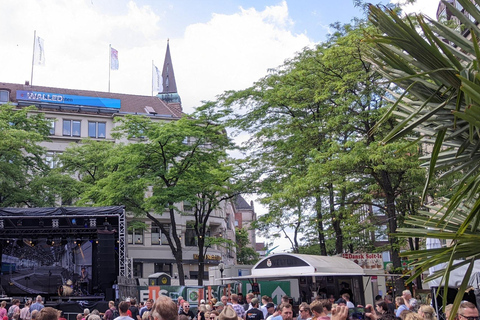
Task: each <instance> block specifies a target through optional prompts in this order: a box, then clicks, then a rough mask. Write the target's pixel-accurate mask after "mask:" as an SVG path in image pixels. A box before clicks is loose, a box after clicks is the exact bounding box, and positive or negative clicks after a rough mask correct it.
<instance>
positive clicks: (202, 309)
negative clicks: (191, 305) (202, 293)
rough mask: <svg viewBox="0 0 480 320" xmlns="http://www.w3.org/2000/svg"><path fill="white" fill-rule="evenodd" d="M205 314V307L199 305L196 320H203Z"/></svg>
mask: <svg viewBox="0 0 480 320" xmlns="http://www.w3.org/2000/svg"><path fill="white" fill-rule="evenodd" d="M206 312H207V307H205V304H200V305H199V306H198V311H197V320H205V313H206Z"/></svg>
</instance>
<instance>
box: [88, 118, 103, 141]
mask: <svg viewBox="0 0 480 320" xmlns="http://www.w3.org/2000/svg"><path fill="white" fill-rule="evenodd" d="M106 127H107V124H106V123H105V122H96V121H88V136H89V137H90V138H99V139H105V137H106Z"/></svg>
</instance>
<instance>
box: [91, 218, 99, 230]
mask: <svg viewBox="0 0 480 320" xmlns="http://www.w3.org/2000/svg"><path fill="white" fill-rule="evenodd" d="M96 226H97V219H90V228H95V227H96Z"/></svg>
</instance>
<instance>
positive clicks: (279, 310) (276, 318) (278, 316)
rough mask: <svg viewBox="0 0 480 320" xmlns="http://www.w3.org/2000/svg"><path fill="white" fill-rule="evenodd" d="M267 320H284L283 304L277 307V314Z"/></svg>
mask: <svg viewBox="0 0 480 320" xmlns="http://www.w3.org/2000/svg"><path fill="white" fill-rule="evenodd" d="M267 320H282V304H279V305H278V306H277V308H276V309H275V312H274V313H273V314H272V315H271V316H269V317H268V318H267Z"/></svg>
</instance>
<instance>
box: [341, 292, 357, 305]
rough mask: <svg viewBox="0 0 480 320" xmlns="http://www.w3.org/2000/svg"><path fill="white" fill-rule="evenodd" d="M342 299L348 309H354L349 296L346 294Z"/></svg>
mask: <svg viewBox="0 0 480 320" xmlns="http://www.w3.org/2000/svg"><path fill="white" fill-rule="evenodd" d="M342 298H343V299H345V301H346V302H347V307H348V308H355V305H354V304H353V302H351V301H350V295H349V294H348V293H344V294H342Z"/></svg>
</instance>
